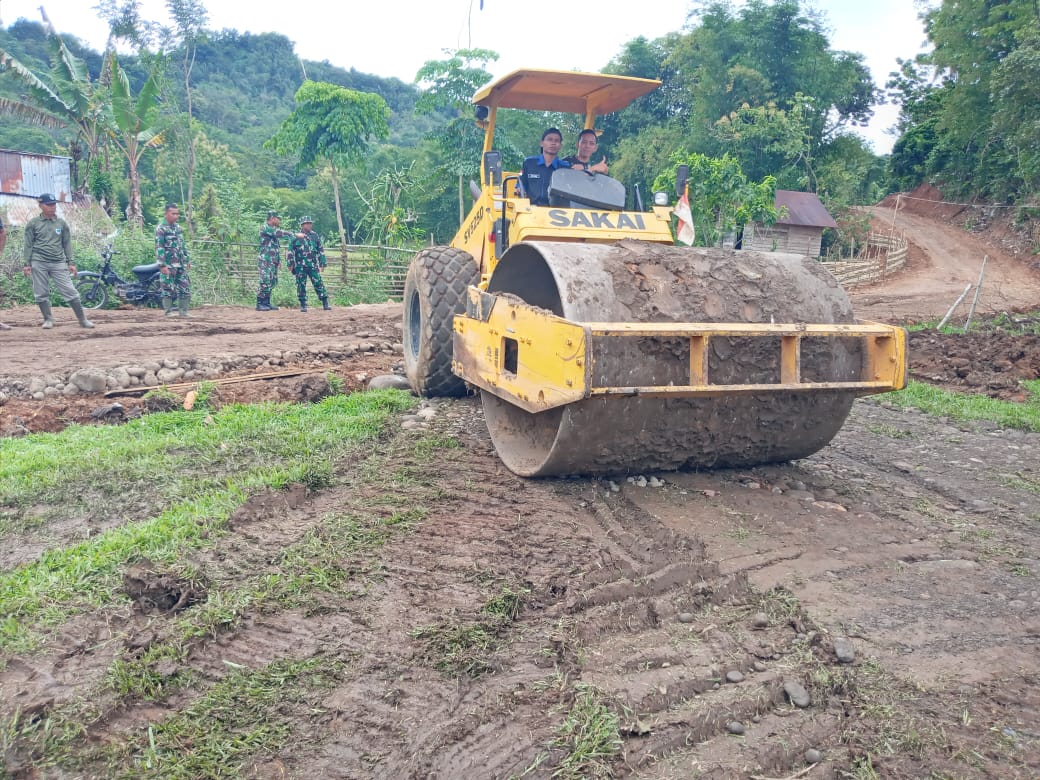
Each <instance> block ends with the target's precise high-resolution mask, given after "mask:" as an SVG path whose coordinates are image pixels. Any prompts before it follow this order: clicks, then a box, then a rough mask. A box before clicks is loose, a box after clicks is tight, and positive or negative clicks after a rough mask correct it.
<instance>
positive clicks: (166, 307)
mask: <svg viewBox="0 0 1040 780" xmlns="http://www.w3.org/2000/svg"><path fill="white" fill-rule="evenodd" d="M160 300H161V302H162V310H163V314H165V315H166V316H167V317H172V316H173V315H174V314H176V313H177V310H176V309H174V308H173V298H168V297H167V296H165V295H164V296H163V297H162V298H161V299H160Z"/></svg>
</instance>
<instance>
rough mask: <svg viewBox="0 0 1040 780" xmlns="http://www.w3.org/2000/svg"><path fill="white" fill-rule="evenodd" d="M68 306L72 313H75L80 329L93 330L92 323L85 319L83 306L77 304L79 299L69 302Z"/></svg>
mask: <svg viewBox="0 0 1040 780" xmlns="http://www.w3.org/2000/svg"><path fill="white" fill-rule="evenodd" d="M69 306H71V307H72V311H74V312H75V313H76V319H77V320H79V326H80V327H81V328H93V327H94V323H93V322H91V321H90V320H88V319H87V315H86V314H85V313H84V312H83V304H82V303H80V302H79V299H78V298H77V299H75V300H72V301H69Z"/></svg>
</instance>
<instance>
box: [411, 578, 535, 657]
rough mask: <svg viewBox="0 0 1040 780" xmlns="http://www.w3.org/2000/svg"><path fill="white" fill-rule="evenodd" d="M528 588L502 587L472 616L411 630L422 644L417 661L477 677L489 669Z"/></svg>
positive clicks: (520, 608)
mask: <svg viewBox="0 0 1040 780" xmlns="http://www.w3.org/2000/svg"><path fill="white" fill-rule="evenodd" d="M529 593H530V590H529V589H527V588H524V587H513V586H510V585H504V586H502V588H501V590H500V591H499V592H498V593H497V594H496V595H495V596H493V597H492V598H491V599H489V600H488V601H487V602H486V603H485V604H484V607H483V608H482V609H481V611H480V614H479V616H477V618H476V619H473V620H468V621H446V622H443V623H440V624H436V625H431V626H424V627H422V628H417V629H415V630H414V631H412V638H413V639H417V640H418V641H419V642H420V644H421V645H422V650H421V651H420V653H419V654H418V655H419V660H421V661H422V662H423V663H425V664H427V665H429V666H433V667H434V668H435V669H437V670H438V671H441V672H444V673H445V674H450V675H452V676H454V677H461V676H463V675H466V676H468V677H479V676H480V675H482V674H484V673H486V672H489V671H491V656H492V655H493V654H494V653H495V651H496V650H497V649H498V647H499V640H500V638H501V636H502V635H503V634H504V633H505V631H506V629H508V627H509V626H510V625H511V624H512V623H513V621H514V620H516V618H517V616H518V615H519V614H520V611H521V610H522V609H523V605H524V600H525V599H526V598H527V596H528V594H529Z"/></svg>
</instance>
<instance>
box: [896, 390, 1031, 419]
mask: <svg viewBox="0 0 1040 780" xmlns="http://www.w3.org/2000/svg"><path fill="white" fill-rule="evenodd" d="M1027 384H1030V383H1027ZM885 399H886V400H887V401H888V402H889V403H892V404H894V405H896V406H901V407H913V408H915V409H920V410H921V411H923V412H926V413H928V414H934V415H940V416H946V417H952V418H953V419H955V420H963V421H967V422H970V421H976V420H985V421H989V422H992V423H995V424H997V425H999V426H1000V427H1001V428H1019V429H1021V430H1026V431H1040V394H1038V395H1034V396H1033V398H1031V399H1030V401H1029V403H1024V404H1016V403H1011V402H1008V401H998V400H997V399H995V398H989V397H987V396H982V395H963V394H961V393H950V392H947V391H945V390H940V389H939V388H937V387H933V386H932V385H928V384H925V383H923V382H914V381H911V382H909V383H908V384H907V386H906V389H904V390H900V391H898V392H896V393H889V394H887V395H886V396H885Z"/></svg>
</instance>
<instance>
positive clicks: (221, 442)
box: [0, 391, 414, 653]
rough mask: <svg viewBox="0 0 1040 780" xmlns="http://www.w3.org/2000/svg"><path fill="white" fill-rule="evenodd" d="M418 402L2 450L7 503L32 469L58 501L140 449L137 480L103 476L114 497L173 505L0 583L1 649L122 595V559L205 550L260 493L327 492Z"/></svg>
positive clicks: (50, 555) (167, 419)
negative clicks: (337, 472) (299, 487)
mask: <svg viewBox="0 0 1040 780" xmlns="http://www.w3.org/2000/svg"><path fill="white" fill-rule="evenodd" d="M413 403H414V400H413V399H411V398H410V397H409V396H407V395H406V394H404V393H400V392H395V391H379V392H374V393H362V394H357V395H352V396H334V397H330V398H327V399H325V400H324V401H322V402H321V403H320V404H314V405H307V406H300V405H288V404H261V405H258V406H255V407H246V406H237V407H227V408H225V409H223V410H221V411H220V412H218V413H216V414H214V415H212V417H211V418H209V419H211V420H212V424H210V423H207V422H206V418H205V416H203V415H200V414H199V413H194V412H172V413H169V414H155V415H149V416H147V417H145V418H142V419H141V420H139V421H136V422H137V423H140V425H138V426H137V427H131V426H130V425H128V426H123V427H113V428H82V427H74V428H70V429H66V431H63V432H61V433H59V434H47V435H45V436H32V437H26V438H24V439H15V440H4V441H2V442H0V463H2V466H0V492H4V494H5V496H8V495H9V496H11V498H10V499H8V500H13V501H19V500H29V496H28V492H27V491H28V487H27V484H28V481H29V479H30V477H31V475H32V473H33V472H34V471H35V470H37V469H44V470H45V471H46V473H47V477H48V479H50V480H51V483H52V487H51V488H50V489H45V490H44V494H43V495H39V496H37V497H36V499H35V500H36V502H37V503H39V502H48V503H50V502H61V501H62V500H63V496H64V495H65V494H66V491H67V490H69V489H72V488H73V487H74V486H75V485H76V484H77V483H78V482H82V481H84V480H87V479H99V478H101V475H102V474H106V473H107V471H108V470H110V469H116V468H119V467H118V466H117V465H116V464H115V463H114V462H113V461H112V459H111V457H112V452H120V453H122V456H123V457H124V458H129V457H131V455H130V453H131V452H137V449H138V448H139V449H140V452H137V457H138V462H137V463H136V464H135V465H134V466H133V469H132V470H133V472H134V474H133V475H128V474H127V473H125V472H123V473H122V474H119V475H111V474H109V475H107V476H106V477H105V478H106V479H110V480H111V484H112V487H113V493H118V492H119V490H120V487H121V485H123V484H126V483H123V482H121V480H122V479H127V480H128V481H129V485H130V486H131V487H129V488H128V489H129V490H131V491H132V490H133V489H134V487H133V486H135V485H136V486H138V487H140V488H141V489H142V490H143V489H145V488H144V483H145V480H144V477H145V476H146V475H147V483H148V484H149V485H150V488H151V489H152V490H156V489H157V486H158V488H160V489H165V490H167V491H168V492H170V493H172V494H173V496H174V497H175V500H174V501H173V502H172V506H169V508H167V509H165V510H164V511H162V512H161V513H160V514H159V515H158V516H157V517H154V518H152V519H150V520H144V521H141V522H136V523H129V524H126V525H123V526H120V527H118V528H113V529H111V530H109V531H106V532H104V533H102V534H99V535H98V536H96V537H95V538H93V539H90V540H89V541H86V542H81V543H79V544H76V545H72V546H70V547H66V548H62V549H55V550H48V551H46V552H45V553H44V554H43V555H42V556H41V557H40V559H39V560H38V561H36V562H34V563H31V564H28V565H24V566H20V567H18V568H16V569H14V570H11V571H8V572H4V573H3V574H0V604H3V605H4V618H3V619H2V621H0V651H5V652H15V653H17V652H26V651H27V650H29V649H31V648H32V647H34V646H35V645H36V644H37V642H38V640H39V636H38V633H39V632H40V631H44V630H46V629H47V628H48V627H52V626H54V625H57V624H60V623H61V622H63V621H64V620H66V619H67V618H68V617H69V616H70V615H72V614H74V613H76V612H77V611H80V610H83V609H90V608H97V607H100V606H104V605H106V604H109V603H111V602H113V601H114V600H117V599H120V598H122V597H121V595H120V587H119V586H120V577H121V569H122V567H123V565H124V564H125V563H126V562H128V561H129V560H131V559H135V558H149V559H151V560H153V561H155V562H156V563H160V564H173V563H174V562H176V561H177V560H178V559H179V558H180V557H181V556H182V555H183V554H184V553H185V552H186V551H190V550H191V549H195V548H200V547H204V546H208V545H211V544H212V543H213V542H214V540H215V539H217V538H219V537H220V536H222V535H223V533H224V531H225V527H226V522H227V518H228V517H229V516H230V515H231V513H232V512H234V510H235V509H236V508H237V507H238V506H240V505H241V504H242V503H243V502H244V501H245V500H246V499H247V498H248V497H249V495H251V494H253V493H255V492H258V491H259V490H261V489H263V488H264V487H273V488H280V487H283V486H284V485H286V484H289V483H291V482H301V481H302V482H304V483H305V484H308V485H311V486H312V487H320V486H323V485H326V484H328V483H329V482H330V481H331V478H332V465H331V464H332V462H333V460H334V459H335V458H336V457H339V456H342V455H343V454H345V453H346V452H347V451H349V450H350V449H352V448H356V447H358V446H360V445H361V444H363V443H364V442H366V441H371V440H372V439H374V438H375V437H376V436H377V435H378V434H379V433H380V432H381V430H382V428H383V425H384V423H385V421H386V419H387V418H388V417H389V416H390V415H392V414H393V413H395V412H396V411H399V410H400V409H403V408H407V407H408V406H410V405H411V404H413ZM96 439H101V440H102V442H101V443H100V444H99V443H98V442H97V441H96ZM105 442H108V445H109V446H108V447H107V448H106V447H105V446H104V444H105ZM174 442H176V443H177V445H178V448H180V449H182V450H183V449H185V448H186V449H187V450H188V451H189V452H190V456H188V457H187V460H189V461H191V465H190V466H185V470H186V471H187V472H188V473H186V474H180V473H179V472H178V471H177V470H176V469H173V471H172V472H169V478H168V479H166V475H167V473H168V471H167V469H168V468H172V467H171V466H170V461H169V458H170V457H172V456H171V454H170V449H171V447H172V445H173V443H174ZM257 442H263V443H264V444H263V445H262V446H260V447H258V446H257ZM92 459H94V460H100V461H101V463H97V462H94V461H92ZM79 464H86V465H83V466H79ZM77 468H82V469H83V470H81V471H77ZM62 469H65V470H66V474H67V475H69V476H68V479H67V483H68V484H63V483H61V482H60V480H58V479H56V478H54V473H53V472H52V470H55V471H56V472H57V473H59V474H60V473H61V472H62ZM157 474H158V475H163V478H161V479H157V478H156V475H157ZM204 485H205V486H206V489H203V486H204ZM217 485H219V487H217ZM192 490H194V492H192ZM62 511H67V509H65V510H62Z"/></svg>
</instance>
